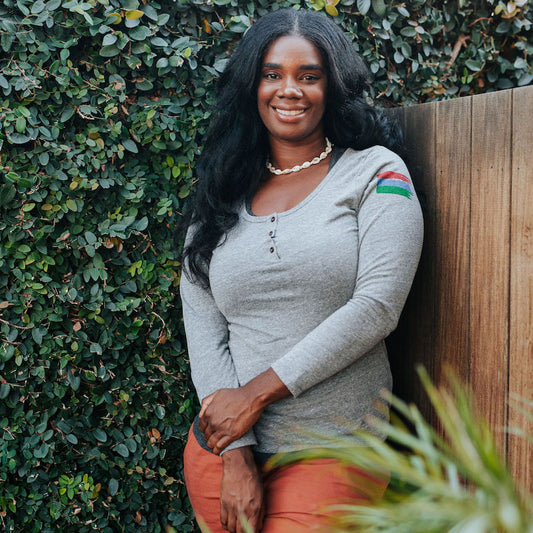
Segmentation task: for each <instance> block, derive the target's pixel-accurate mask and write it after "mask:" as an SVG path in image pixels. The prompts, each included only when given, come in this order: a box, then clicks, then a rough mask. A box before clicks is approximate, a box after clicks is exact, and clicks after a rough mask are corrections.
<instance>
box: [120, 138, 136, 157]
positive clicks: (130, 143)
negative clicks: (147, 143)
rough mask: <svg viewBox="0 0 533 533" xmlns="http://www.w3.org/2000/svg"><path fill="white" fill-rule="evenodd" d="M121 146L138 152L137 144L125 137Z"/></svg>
mask: <svg viewBox="0 0 533 533" xmlns="http://www.w3.org/2000/svg"><path fill="white" fill-rule="evenodd" d="M122 146H124V148H126V150H128V151H129V152H133V153H134V154H137V153H139V149H138V148H137V145H136V144H135V143H134V142H133V141H132V140H131V139H126V140H125V141H122Z"/></svg>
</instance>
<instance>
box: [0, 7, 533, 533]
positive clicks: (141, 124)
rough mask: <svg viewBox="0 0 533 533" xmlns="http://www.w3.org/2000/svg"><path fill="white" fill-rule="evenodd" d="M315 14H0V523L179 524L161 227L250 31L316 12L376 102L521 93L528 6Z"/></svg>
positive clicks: (247, 10) (177, 441) (172, 298)
mask: <svg viewBox="0 0 533 533" xmlns="http://www.w3.org/2000/svg"><path fill="white" fill-rule="evenodd" d="M321 2H322V0H316V1H314V3H313V4H311V3H306V2H304V1H302V2H299V1H279V2H278V1H275V2H267V1H266V0H259V1H257V2H244V1H242V0H177V1H170V0H161V1H160V2H159V3H158V2H155V1H153V2H150V1H149V0H143V1H142V2H140V1H139V0H122V1H118V0H88V1H86V2H84V1H78V0H48V1H43V0H36V1H29V0H3V1H2V2H0V47H1V50H2V51H1V55H0V123H1V125H2V127H1V130H0V339H1V342H2V346H1V347H0V420H1V428H0V529H2V530H4V531H7V532H15V531H28V532H31V531H43V532H51V531H62V532H69V531H79V532H80V533H83V532H86V531H103V532H105V531H109V532H111V531H163V530H166V531H167V532H171V531H174V530H177V531H180V532H186V531H192V527H193V526H192V525H191V520H190V511H189V508H188V504H187V501H186V496H185V490H184V485H183V482H182V480H181V453H182V448H183V443H184V441H185V438H186V433H187V430H188V426H189V424H190V420H191V417H192V415H193V410H194V400H193V395H192V393H191V388H190V383H189V380H188V377H187V361H186V355H185V343H184V338H183V331H182V326H181V320H180V310H179V303H178V299H177V286H178V283H179V275H180V274H179V272H180V270H179V267H180V265H179V261H178V254H177V252H176V250H175V248H174V246H173V244H174V243H173V234H174V229H175V226H176V223H177V221H178V220H179V217H180V213H181V212H182V210H183V207H184V206H183V204H184V201H185V198H186V197H187V195H188V194H189V191H190V188H191V185H192V182H193V169H194V159H195V156H196V154H197V153H198V150H199V145H200V143H201V135H202V132H203V129H204V128H205V126H206V124H207V122H208V119H209V104H210V102H211V101H212V95H213V86H214V81H215V80H216V78H217V76H218V74H219V73H220V72H221V70H222V69H223V68H224V63H225V60H226V57H227V52H228V50H230V49H231V48H232V47H233V46H234V44H235V43H236V42H237V41H238V39H239V36H240V35H241V34H242V33H243V32H244V31H245V30H246V28H247V27H248V26H249V25H250V23H251V22H252V20H253V19H255V18H257V17H258V16H260V15H261V14H262V13H264V12H266V11H267V10H269V9H272V8H276V7H279V6H291V5H292V6H294V7H300V8H303V9H322V8H324V9H326V10H327V11H328V12H329V13H330V14H332V15H335V18H336V20H337V21H338V22H339V23H340V24H341V25H342V26H343V27H344V28H345V29H346V31H347V32H348V33H349V34H350V35H351V36H352V37H353V39H354V41H355V44H356V47H357V48H358V49H359V51H360V53H361V54H362V55H363V57H364V58H365V60H366V61H367V62H368V64H369V66H370V69H371V71H372V73H373V75H374V82H373V83H372V85H371V87H370V89H369V92H370V94H371V95H372V96H375V97H377V99H378V100H379V101H382V102H383V103H384V104H386V105H393V104H396V103H401V102H416V101H426V100H429V99H433V98H441V97H450V96H455V95H462V94H473V93H476V92H482V91H487V90H492V89H500V88H507V87H512V86H517V85H525V84H529V83H531V82H532V81H533V75H532V73H531V62H532V45H531V44H530V43H531V33H532V30H531V19H532V17H533V8H532V7H530V6H529V5H528V3H526V2H524V1H515V2H502V1H492V2H491V1H489V0H486V1H477V2H464V1H463V2H461V1H459V2H457V1H456V0H454V1H450V2H426V1H424V0H415V1H412V2H406V3H398V2H392V1H389V0H387V1H385V0H372V1H370V0H358V1H357V2H355V1H354V0H342V1H341V2H340V3H337V4H336V6H334V5H333V4H334V2H332V3H328V4H326V3H321ZM528 42H529V44H528Z"/></svg>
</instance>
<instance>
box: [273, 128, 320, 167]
mask: <svg viewBox="0 0 533 533" xmlns="http://www.w3.org/2000/svg"><path fill="white" fill-rule="evenodd" d="M325 148H326V141H325V138H324V135H322V134H320V135H317V136H316V138H313V139H305V140H303V141H296V142H295V141H285V140H283V139H278V138H271V139H270V162H271V163H272V165H273V166H274V167H275V168H279V169H285V168H291V167H294V166H295V165H300V164H302V163H303V162H304V161H311V160H312V159H313V158H315V157H317V156H318V155H320V154H321V153H322V152H323V151H324V149H325Z"/></svg>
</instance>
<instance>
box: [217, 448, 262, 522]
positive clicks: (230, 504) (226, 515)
mask: <svg viewBox="0 0 533 533" xmlns="http://www.w3.org/2000/svg"><path fill="white" fill-rule="evenodd" d="M222 465H223V474H222V482H221V485H220V523H221V524H222V527H223V528H224V529H225V530H226V531H230V532H231V533H244V528H243V525H242V520H241V519H242V517H245V518H246V519H247V520H248V523H249V524H250V526H251V528H252V531H254V532H255V533H259V532H260V531H261V528H262V527H263V517H264V505H263V481H262V479H261V474H260V473H259V470H258V468H257V465H256V464H255V461H254V458H253V455H252V452H251V450H250V448H249V447H247V446H245V447H242V448H236V449H235V450H229V451H227V452H226V453H224V454H223V455H222Z"/></svg>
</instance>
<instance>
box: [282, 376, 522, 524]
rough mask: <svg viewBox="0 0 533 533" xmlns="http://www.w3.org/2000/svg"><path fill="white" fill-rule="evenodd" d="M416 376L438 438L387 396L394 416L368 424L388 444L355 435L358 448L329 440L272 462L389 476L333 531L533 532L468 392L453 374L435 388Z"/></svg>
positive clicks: (341, 511)
mask: <svg viewBox="0 0 533 533" xmlns="http://www.w3.org/2000/svg"><path fill="white" fill-rule="evenodd" d="M418 372H419V375H420V379H421V381H422V384H423V386H424V388H425V390H426V392H427V394H428V396H429V398H430V401H431V404H432V406H433V408H434V410H435V413H436V415H437V417H438V419H439V421H440V425H441V427H442V435H441V434H440V433H439V432H438V431H436V430H435V429H434V428H433V427H431V425H430V424H429V423H428V422H427V421H426V420H424V418H423V416H422V414H421V413H420V411H419V409H418V408H417V407H416V406H414V405H408V404H406V403H405V402H403V401H402V400H400V399H399V398H397V397H394V396H392V395H389V396H388V397H387V398H386V400H387V401H388V402H389V403H390V405H391V408H392V409H393V411H395V412H396V413H398V416H393V417H392V418H391V420H393V422H387V421H384V420H382V419H375V420H373V421H372V425H373V427H374V429H375V430H376V433H377V434H381V435H384V436H385V438H386V440H385V441H383V440H382V439H381V438H379V437H378V436H376V434H374V433H370V432H366V431H358V432H357V433H356V434H355V436H356V437H357V440H358V442H359V443H362V444H363V445H361V444H354V440H353V438H350V437H340V438H338V437H337V438H335V439H333V438H331V437H330V438H328V440H329V442H328V445H331V446H332V447H328V448H324V449H318V450H312V451H309V450H304V451H300V452H293V453H291V454H283V455H279V456H276V457H275V458H274V459H273V460H272V464H273V465H281V464H286V463H288V462H293V461H299V460H303V459H313V458H320V457H334V458H336V459H338V460H340V461H341V462H343V463H345V464H346V465H354V466H356V467H359V468H362V469H364V470H367V471H369V472H373V473H375V474H376V475H378V476H390V483H389V486H388V488H387V490H386V492H385V495H384V497H383V498H382V499H381V500H380V501H370V502H369V503H368V504H365V505H361V504H358V505H342V506H337V507H335V509H334V510H335V511H336V512H335V513H332V514H333V515H334V516H335V523H334V525H333V526H332V529H331V531H332V532H335V533H346V532H354V533H376V532H386V533H445V532H446V533H500V532H501V533H533V497H532V495H531V494H530V493H528V492H525V491H524V490H523V489H522V490H520V488H519V487H517V486H516V484H515V481H514V480H513V478H512V476H511V474H510V472H509V470H508V469H507V467H506V464H505V461H504V460H503V459H502V458H501V457H500V455H499V453H498V449H497V447H496V443H495V439H494V436H493V434H492V432H491V429H490V427H489V425H488V423H487V422H486V420H484V419H483V418H482V417H480V416H479V415H478V414H477V413H476V411H475V407H474V400H473V396H472V394H471V392H470V391H469V390H468V389H467V388H466V387H465V386H464V385H462V384H461V383H460V382H459V380H457V379H456V378H455V377H454V376H453V375H452V374H449V375H448V383H449V387H439V388H437V387H436V386H434V385H433V384H432V383H431V380H430V379H429V376H428V375H427V373H426V371H425V370H424V369H422V368H420V369H419V370H418ZM520 407H521V409H523V410H526V411H527V413H529V414H531V416H532V417H533V402H529V401H525V400H523V401H522V400H520ZM530 411H531V413H530ZM402 418H403V420H405V423H404V422H403V421H402ZM525 436H526V437H527V438H533V436H532V435H530V434H526V435H525Z"/></svg>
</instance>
